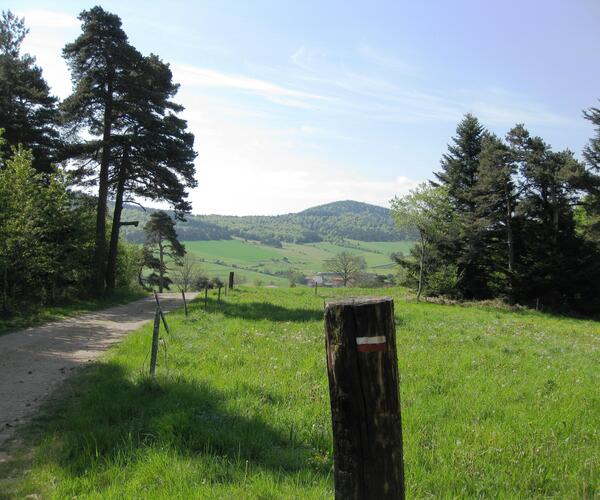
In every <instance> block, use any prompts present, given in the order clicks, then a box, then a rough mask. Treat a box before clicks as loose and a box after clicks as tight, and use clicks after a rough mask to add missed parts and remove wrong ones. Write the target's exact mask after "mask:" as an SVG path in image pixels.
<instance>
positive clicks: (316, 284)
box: [315, 281, 319, 296]
mask: <svg viewBox="0 0 600 500" xmlns="http://www.w3.org/2000/svg"><path fill="white" fill-rule="evenodd" d="M318 286H319V284H318V283H317V282H316V281H315V296H316V295H317V288H318Z"/></svg>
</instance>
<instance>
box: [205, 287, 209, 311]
mask: <svg viewBox="0 0 600 500" xmlns="http://www.w3.org/2000/svg"><path fill="white" fill-rule="evenodd" d="M207 307H208V287H206V288H205V289H204V309H206V308H207Z"/></svg>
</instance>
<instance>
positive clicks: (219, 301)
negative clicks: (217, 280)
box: [217, 287, 221, 304]
mask: <svg viewBox="0 0 600 500" xmlns="http://www.w3.org/2000/svg"><path fill="white" fill-rule="evenodd" d="M217 303H219V304H220V303H221V287H219V291H218V295H217Z"/></svg>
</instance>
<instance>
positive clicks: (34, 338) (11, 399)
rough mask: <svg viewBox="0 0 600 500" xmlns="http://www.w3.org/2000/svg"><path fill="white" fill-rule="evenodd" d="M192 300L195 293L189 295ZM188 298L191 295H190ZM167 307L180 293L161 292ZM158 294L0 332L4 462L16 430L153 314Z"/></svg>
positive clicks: (1, 456)
mask: <svg viewBox="0 0 600 500" xmlns="http://www.w3.org/2000/svg"><path fill="white" fill-rule="evenodd" d="M188 295H189V300H191V299H192V298H193V297H195V296H196V294H188ZM186 298H187V297H186ZM160 302H161V306H162V308H163V311H170V310H173V309H175V308H178V307H182V306H183V301H182V300H181V296H180V295H179V294H174V293H173V294H170V293H164V294H161V295H160ZM154 311H155V302H154V297H148V298H144V299H141V300H137V301H135V302H131V303H130V304H126V305H122V306H117V307H111V308H110V309H104V310H102V311H95V312H90V313H87V314H84V315H82V316H78V317H74V318H69V319H66V320H62V321H54V322H51V323H46V324H44V325H41V326H34V327H31V328H27V329H25V330H21V331H17V332H14V333H10V334H8V335H4V336H0V462H1V461H4V460H5V459H6V457H7V453H6V450H3V447H4V445H5V444H7V441H8V440H9V438H11V437H12V436H13V434H14V431H15V429H16V428H17V427H18V426H20V425H22V424H23V423H25V422H27V420H28V419H29V418H30V417H31V416H32V415H33V413H34V412H35V411H36V410H37V409H38V408H39V406H40V405H41V404H42V403H43V402H44V401H45V400H46V399H48V398H49V397H51V395H52V393H53V392H54V391H56V389H58V388H59V387H60V386H61V384H62V382H63V381H64V380H65V379H66V378H67V377H69V376H70V375H71V374H72V373H73V372H74V371H75V370H76V369H77V368H80V367H82V366H84V365H85V364H86V363H88V362H90V361H92V360H94V359H95V358H97V357H98V356H100V355H101V354H102V353H103V352H104V351H105V350H106V349H108V348H109V347H110V346H111V345H113V344H115V343H117V342H119V340H121V339H122V338H123V337H124V336H125V335H126V334H127V333H129V332H130V331H132V330H135V329H137V328H139V327H140V326H141V325H143V324H144V323H146V322H147V321H150V320H152V319H153V318H154Z"/></svg>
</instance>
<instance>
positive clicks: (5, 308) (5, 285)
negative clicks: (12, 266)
mask: <svg viewBox="0 0 600 500" xmlns="http://www.w3.org/2000/svg"><path fill="white" fill-rule="evenodd" d="M2 311H4V312H8V267H6V266H4V272H3V273H2Z"/></svg>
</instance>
